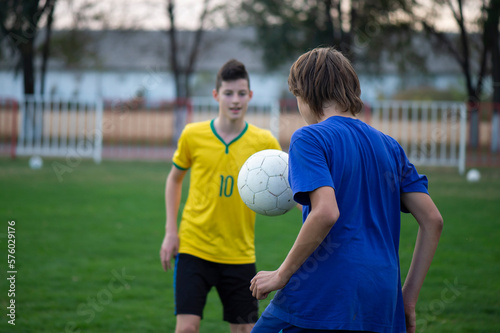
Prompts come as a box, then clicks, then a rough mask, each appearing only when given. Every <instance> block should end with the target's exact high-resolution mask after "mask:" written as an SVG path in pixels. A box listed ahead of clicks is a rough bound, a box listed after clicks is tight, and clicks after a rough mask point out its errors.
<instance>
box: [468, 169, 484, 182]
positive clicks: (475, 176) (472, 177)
mask: <svg viewBox="0 0 500 333" xmlns="http://www.w3.org/2000/svg"><path fill="white" fill-rule="evenodd" d="M465 177H466V178H467V181H468V182H469V183H475V182H478V181H479V180H481V173H480V172H479V170H477V169H470V170H469V171H468V172H467V174H466V175H465Z"/></svg>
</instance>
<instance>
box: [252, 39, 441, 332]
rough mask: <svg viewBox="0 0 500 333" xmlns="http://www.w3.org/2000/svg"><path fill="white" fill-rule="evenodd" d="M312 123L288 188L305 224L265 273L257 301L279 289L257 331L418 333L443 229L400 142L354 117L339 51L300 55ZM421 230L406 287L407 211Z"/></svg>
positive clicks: (356, 103) (298, 83)
mask: <svg viewBox="0 0 500 333" xmlns="http://www.w3.org/2000/svg"><path fill="white" fill-rule="evenodd" d="M288 84H289V89H290V91H291V92H292V93H293V94H294V95H295V96H296V97H297V102H298V106H299V111H300V113H301V115H302V117H303V118H304V120H305V121H306V122H307V123H308V124H309V126H305V127H303V128H301V129H299V130H297V131H296V132H295V133H294V134H293V136H292V140H291V144H290V150H289V180H290V186H291V187H292V190H293V192H294V199H295V200H296V201H297V202H298V203H300V204H302V205H303V220H304V224H303V226H302V228H301V230H300V232H299V234H298V236H297V239H296V241H295V243H294V245H293V246H292V248H291V250H290V252H289V254H288V256H287V257H286V259H285V260H284V262H283V263H282V264H281V266H280V267H279V268H278V269H277V270H276V271H272V272H259V273H258V274H257V275H256V276H255V277H254V278H253V280H252V282H251V287H250V289H251V290H252V293H253V295H254V296H255V297H256V298H257V299H264V298H266V297H267V295H268V294H269V293H270V292H272V291H274V290H279V291H278V292H277V293H276V295H275V297H274V299H273V300H272V302H271V303H270V305H269V306H268V307H267V308H266V310H265V311H264V313H263V314H262V316H261V318H260V319H259V321H258V323H257V324H256V326H255V327H254V329H253V331H252V332H259V333H260V332H266V333H267V332H269V333H270V332H283V333H300V332H304V333H305V332H332V331H333V332H338V331H346V332H352V331H362V332H384V333H389V332H405V331H407V332H410V333H411V332H415V323H416V317H415V305H416V302H417V298H418V294H419V292H420V289H421V287H422V284H423V281H424V278H425V275H426V274H427V271H428V269H429V266H430V264H431V261H432V258H433V256H434V253H435V250H436V248H437V244H438V241H439V237H440V235H441V229H442V225H443V220H442V217H441V215H440V213H439V210H438V209H437V207H436V206H435V204H434V203H433V201H432V199H431V197H430V196H429V194H428V191H427V178H426V177H425V176H423V175H419V174H418V173H417V171H416V169H415V167H414V166H413V164H411V163H410V162H409V160H408V158H407V157H406V155H405V153H404V151H403V149H402V148H401V146H400V145H399V144H398V143H397V142H396V140H394V139H393V138H391V137H389V136H387V135H385V134H383V133H381V132H379V131H377V130H376V129H374V128H372V127H371V126H369V125H367V124H365V123H363V122H362V121H360V120H358V119H356V114H358V113H359V112H360V111H361V108H362V106H363V103H362V101H361V99H360V94H361V90H360V86H359V80H358V77H357V75H356V73H355V71H354V69H353V68H352V66H351V64H350V63H349V61H348V60H347V59H346V58H345V57H344V56H343V55H342V54H341V53H340V52H338V51H336V50H335V49H333V48H318V49H314V50H312V51H309V52H307V53H305V54H303V55H302V56H301V57H299V59H298V60H297V61H296V62H295V63H294V64H293V66H292V67H291V69H290V76H289V78H288ZM401 211H404V212H410V213H411V214H412V215H413V216H414V217H415V219H416V220H417V222H418V224H419V231H418V236H417V241H416V245H415V250H414V254H413V259H412V263H411V265H410V270H409V272H408V275H407V278H406V281H405V284H404V286H403V287H401V278H400V276H401V274H400V266H399V253H398V250H399V237H400V223H401V220H400V218H401V217H400V212H401Z"/></svg>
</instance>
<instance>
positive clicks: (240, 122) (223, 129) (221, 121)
mask: <svg viewBox="0 0 500 333" xmlns="http://www.w3.org/2000/svg"><path fill="white" fill-rule="evenodd" d="M245 125H246V122H245V120H244V119H237V120H229V119H226V118H224V117H217V118H215V120H214V126H215V130H216V131H217V134H219V136H220V137H222V138H223V139H224V141H226V142H229V141H232V140H233V139H234V138H236V137H237V136H238V135H240V133H241V131H243V130H244V129H245Z"/></svg>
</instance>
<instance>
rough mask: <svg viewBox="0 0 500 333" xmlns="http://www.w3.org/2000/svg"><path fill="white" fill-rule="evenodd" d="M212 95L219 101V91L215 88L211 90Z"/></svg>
mask: <svg viewBox="0 0 500 333" xmlns="http://www.w3.org/2000/svg"><path fill="white" fill-rule="evenodd" d="M212 96H213V98H214V99H215V100H216V101H217V102H218V101H219V92H218V91H217V90H215V89H213V90H212Z"/></svg>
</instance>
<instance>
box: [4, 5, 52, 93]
mask: <svg viewBox="0 0 500 333" xmlns="http://www.w3.org/2000/svg"><path fill="white" fill-rule="evenodd" d="M54 6H55V0H45V1H40V0H23V1H16V0H6V1H1V2H0V31H1V38H2V39H3V38H7V39H8V40H9V41H10V44H11V46H12V48H13V49H15V50H16V51H18V53H19V55H20V59H19V60H20V65H18V67H20V68H22V71H23V85H24V94H25V95H32V94H34V93H35V75H34V72H35V69H34V57H35V38H36V35H37V32H38V25H39V23H40V22H41V21H42V18H43V17H44V15H46V14H47V13H50V12H51V11H52V10H53V8H54Z"/></svg>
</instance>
